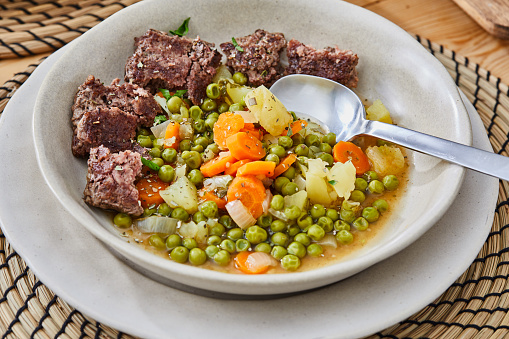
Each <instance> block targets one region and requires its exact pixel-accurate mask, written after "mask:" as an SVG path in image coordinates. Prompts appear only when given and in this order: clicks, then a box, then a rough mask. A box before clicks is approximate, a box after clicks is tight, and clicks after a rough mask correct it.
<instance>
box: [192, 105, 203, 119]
mask: <svg viewBox="0 0 509 339" xmlns="http://www.w3.org/2000/svg"><path fill="white" fill-rule="evenodd" d="M189 116H190V117H191V118H192V119H193V120H198V119H201V117H202V116H203V111H202V110H201V108H200V106H196V105H194V106H191V107H190V108H189Z"/></svg>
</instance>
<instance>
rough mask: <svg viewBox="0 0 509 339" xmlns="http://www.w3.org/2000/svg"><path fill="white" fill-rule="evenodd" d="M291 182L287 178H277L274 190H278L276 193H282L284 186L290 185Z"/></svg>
mask: <svg viewBox="0 0 509 339" xmlns="http://www.w3.org/2000/svg"><path fill="white" fill-rule="evenodd" d="M289 182H290V179H288V178H287V177H282V176H279V177H277V178H276V180H274V188H275V189H276V191H278V192H281V191H282V189H283V186H284V185H286V184H288V183H289Z"/></svg>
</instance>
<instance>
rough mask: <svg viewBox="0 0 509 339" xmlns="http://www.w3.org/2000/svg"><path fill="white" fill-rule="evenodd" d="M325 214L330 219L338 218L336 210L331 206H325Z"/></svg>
mask: <svg viewBox="0 0 509 339" xmlns="http://www.w3.org/2000/svg"><path fill="white" fill-rule="evenodd" d="M325 216H326V217H327V218H330V219H331V220H332V221H336V220H338V219H339V213H338V211H337V210H335V209H333V208H327V210H326V211H325Z"/></svg>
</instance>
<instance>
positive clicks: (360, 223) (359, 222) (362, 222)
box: [352, 217, 369, 231]
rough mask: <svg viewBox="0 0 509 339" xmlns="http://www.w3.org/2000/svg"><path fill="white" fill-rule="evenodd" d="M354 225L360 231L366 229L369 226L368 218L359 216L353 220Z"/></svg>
mask: <svg viewBox="0 0 509 339" xmlns="http://www.w3.org/2000/svg"><path fill="white" fill-rule="evenodd" d="M352 226H353V227H355V228H356V229H357V230H359V231H365V230H367V229H368V227H369V222H368V221H367V220H366V218H363V217H358V218H357V219H355V220H354V221H353V222H352Z"/></svg>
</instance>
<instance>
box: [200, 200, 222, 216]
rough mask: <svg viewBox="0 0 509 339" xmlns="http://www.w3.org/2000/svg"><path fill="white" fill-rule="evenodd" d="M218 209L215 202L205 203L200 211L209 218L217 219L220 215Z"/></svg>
mask: <svg viewBox="0 0 509 339" xmlns="http://www.w3.org/2000/svg"><path fill="white" fill-rule="evenodd" d="M218 210H219V209H218V207H217V204H216V203H215V202H214V201H210V200H208V201H205V202H204V203H203V204H201V205H200V211H201V212H202V213H203V214H204V215H205V216H206V217H207V218H215V217H216V216H217V213H218Z"/></svg>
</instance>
